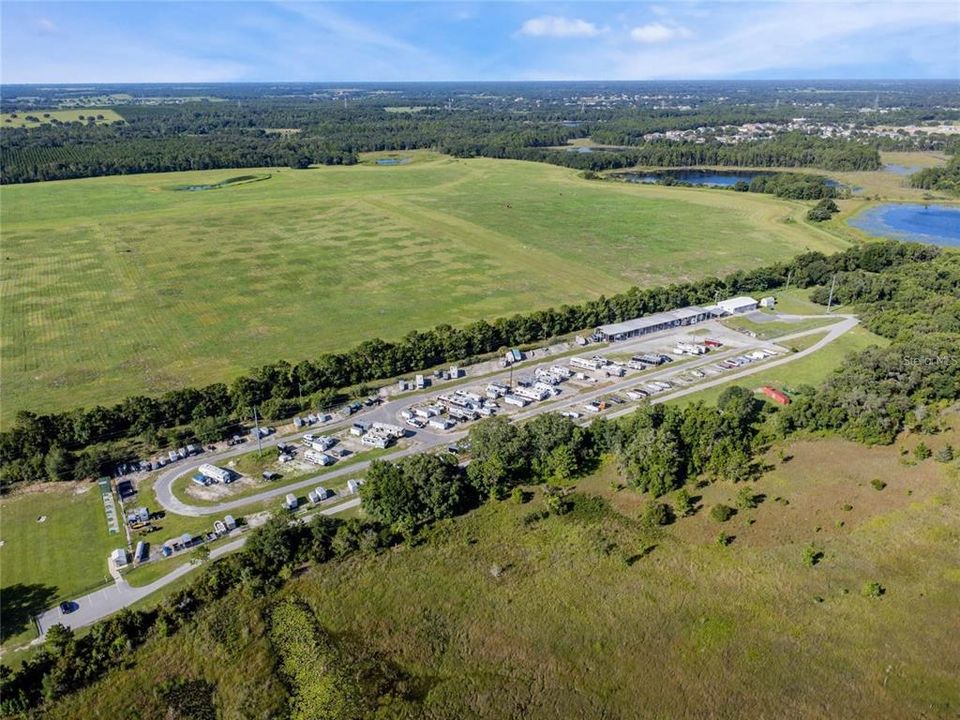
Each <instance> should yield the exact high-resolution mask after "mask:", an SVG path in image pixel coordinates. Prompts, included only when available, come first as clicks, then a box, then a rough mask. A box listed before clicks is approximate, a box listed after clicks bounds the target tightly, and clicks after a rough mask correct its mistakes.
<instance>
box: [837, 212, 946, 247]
mask: <svg viewBox="0 0 960 720" xmlns="http://www.w3.org/2000/svg"><path fill="white" fill-rule="evenodd" d="M848 222H849V223H850V224H851V225H852V226H853V227H855V228H858V229H860V230H863V231H864V232H865V233H867V234H869V235H874V236H877V237H891V238H895V239H897V240H910V241H914V242H924V243H933V244H935V245H946V246H949V247H960V207H949V206H945V205H919V204H907V203H887V204H885V205H878V206H877V207H872V208H870V209H869V210H865V211H864V212H862V213H860V214H859V215H857V216H856V217H854V218H852V219H851V220H849V221H848Z"/></svg>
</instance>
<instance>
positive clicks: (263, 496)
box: [154, 315, 858, 516]
mask: <svg viewBox="0 0 960 720" xmlns="http://www.w3.org/2000/svg"><path fill="white" fill-rule="evenodd" d="M782 317H783V319H787V318H789V319H791V320H803V319H806V318H807V317H818V318H822V317H823V316H819V315H818V316H802V315H796V316H792V315H791V316H782ZM834 317H836V318H837V319H838V322H836V323H834V324H832V325H827V326H821V327H817V328H808V329H806V330H801V331H798V332H796V333H792V334H788V335H784V336H782V337H779V338H775V339H773V340H753V341H752V342H751V343H750V347H749V349H755V348H772V347H775V346H777V345H780V344H782V343H784V342H789V341H790V340H794V339H796V338H799V337H803V336H805V335H811V334H815V333H822V332H824V331H825V330H826V331H828V334H827V335H826V336H825V337H824V338H823V339H822V340H820V341H819V342H817V343H816V344H815V345H813V346H811V347H809V348H807V349H806V350H802V351H800V352H798V353H790V354H789V355H786V356H784V357H781V358H778V359H776V360H772V361H766V362H762V363H758V364H755V365H750V366H748V367H747V368H745V369H743V370H738V371H730V372H725V373H723V374H722V375H721V376H719V377H717V378H716V379H711V380H707V381H703V382H697V383H695V384H694V385H691V386H689V387H686V388H682V389H680V390H677V391H675V392H671V393H669V394H664V395H658V396H657V397H656V398H655V399H654V400H653V402H664V401H666V400H671V399H673V398H676V397H682V396H684V395H688V394H690V393H694V392H699V391H700V390H704V389H707V388H710V387H714V386H716V385H722V384H724V383H726V382H729V381H730V380H734V379H737V378H740V377H746V376H748V375H753V374H755V373H757V372H761V371H763V370H765V369H767V368H771V367H777V366H779V365H783V364H785V363H788V362H792V361H794V360H797V359H799V358H802V357H805V356H807V355H810V354H811V353H814V352H817V351H818V350H820V349H821V348H822V347H824V346H825V345H828V344H829V343H831V342H833V341H834V340H836V339H837V338H838V337H840V336H841V335H843V334H844V333H846V332H848V331H849V330H850V329H851V328H853V327H854V326H855V325H856V324H857V322H858V321H857V319H856V318H855V317H853V316H850V315H836V316H834ZM704 325H706V323H703V324H701V327H703V326H704ZM675 331H676V329H674V330H673V331H665V333H664V335H665V336H666V335H667V334H668V333H670V332H675ZM651 339H654V338H651V337H650V336H646V337H643V338H639V339H637V340H635V341H627V342H621V343H616V344H614V345H611V346H609V347H607V348H606V349H605V351H604V352H607V353H609V352H615V353H617V354H621V353H630V352H633V349H641V348H640V346H642V345H644V344H647V343H649V342H650V340H651ZM632 348H633V349H632ZM747 349H748V348H745V347H743V346H739V347H730V348H728V349H725V350H723V351H721V352H713V353H710V354H708V355H703V356H700V357H698V358H696V359H695V360H691V361H688V362H686V363H684V364H683V365H682V367H680V368H678V367H675V366H672V365H667V366H665V367H664V368H663V369H661V370H657V371H654V372H650V373H645V374H644V375H643V376H641V377H638V376H636V375H632V374H631V375H628V376H627V377H625V378H624V379H622V380H618V381H617V382H614V383H609V384H608V383H601V384H600V385H601V386H600V387H598V388H596V389H594V390H587V391H583V392H574V391H570V392H565V393H563V394H562V395H560V396H558V397H557V398H556V399H554V400H552V401H547V402H543V403H537V404H535V405H533V406H531V407H529V408H527V409H524V410H521V411H520V412H517V413H514V414H512V415H510V416H509V417H510V418H511V419H513V420H524V419H527V418H530V417H533V416H535V415H539V414H541V413H544V412H558V411H562V410H566V409H570V408H572V407H574V406H579V405H583V404H585V403H589V402H590V401H591V400H594V399H597V398H599V397H602V396H605V395H609V394H611V393H616V392H619V391H623V390H627V389H629V388H631V387H635V386H637V385H638V384H640V383H643V382H647V381H650V380H657V379H661V378H664V377H669V376H672V375H675V374H677V373H678V372H682V371H683V370H689V369H694V368H697V367H700V366H702V365H712V364H714V363H716V362H719V361H721V360H723V359H725V358H727V357H732V356H735V355H741V354H743V353H744V352H745V351H746V350H747ZM543 360H544V362H549V356H547V357H544V358H543ZM508 374H509V373H508V372H501V373H495V374H493V375H489V376H484V377H482V378H481V377H478V378H474V382H484V383H486V382H494V381H496V380H501V379H503V378H505V377H507V375H508ZM443 391H444V388H434V389H433V390H430V391H427V392H424V393H418V394H416V395H410V396H406V397H404V398H401V399H398V400H393V401H390V402H387V403H384V404H383V405H381V406H379V407H377V408H375V409H372V410H368V411H365V413H364V418H365V419H367V420H376V421H381V422H390V423H397V422H398V420H397V414H398V413H399V412H400V410H402V409H404V408H407V407H409V406H411V405H415V404H418V403H422V402H424V400H425V399H427V398H429V397H433V396H435V395H436V394H438V393H439V392H443ZM634 407H635V404H632V405H627V406H625V407H624V408H623V409H620V410H616V411H612V412H609V413H606V414H605V417H618V416H620V415H624V414H626V413H629V412H632V410H633V409H634ZM591 419H592V418H585V419H584V420H583V422H588V421H589V420H591ZM349 423H350V421H345V422H342V423H338V424H336V425H330V426H327V427H325V428H324V430H334V429H336V428H339V427H343V426H345V425H348V424H349ZM314 432H315V430H314ZM302 434H303V433H298V435H296V436H290V435H288V436H286V437H284V438H276V437H274V438H270V441H269V442H267V441H265V442H264V444H265V445H275V444H276V443H277V442H278V441H286V442H290V441H292V440H294V439H295V438H296V437H298V436H300V435H302ZM466 436H467V431H457V432H444V433H434V432H431V431H429V430H426V429H423V430H418V431H417V432H416V434H415V435H414V443H413V444H412V445H411V446H410V447H407V448H404V449H403V450H398V451H396V452H394V453H391V454H389V455H385V456H383V459H388V460H397V459H399V458H401V457H404V456H406V455H412V454H414V453H418V452H423V451H425V450H429V449H431V448H435V447H439V446H443V445H450V444H453V443H455V442H457V441H458V440H461V439H463V438H465V437H466ZM248 452H250V444H249V443H247V444H246V445H244V446H243V447H240V448H232V449H231V450H229V451H227V452H224V453H220V454H217V455H214V456H206V457H203V458H198V459H194V460H192V461H191V462H190V463H188V464H186V465H178V466H175V467H172V468H170V469H168V470H166V471H165V472H163V473H161V475H160V476H159V477H158V478H157V481H156V484H155V485H154V490H155V492H156V494H157V501H158V502H159V503H160V504H161V505H162V506H163V507H164V509H166V510H167V511H168V512H173V513H176V514H178V515H192V516H208V515H223V514H225V513H228V512H230V511H232V510H235V509H237V508H241V507H245V506H249V505H251V504H254V503H258V502H262V501H264V500H270V499H272V498H279V497H281V496H283V495H286V494H287V493H290V492H293V493H296V492H297V491H299V490H304V489H307V488H312V487H314V486H315V485H317V484H319V483H322V482H327V481H330V480H335V479H337V478H343V477H349V476H354V475H357V474H361V473H363V472H364V471H365V470H366V469H367V467H368V466H369V465H370V461H363V462H358V463H354V464H352V465H347V466H344V467H341V468H334V469H333V470H329V471H326V472H324V473H322V474H318V475H315V476H313V477H310V478H306V479H304V480H300V481H298V482H295V483H291V484H289V485H283V486H280V487H276V488H271V489H269V490H265V491H264V492H262V493H258V494H257V495H252V496H247V497H243V498H238V499H236V500H230V501H225V502H222V503H218V504H216V505H190V504H188V503H186V502H184V501H182V500H180V498H178V497H176V496H175V495H174V494H173V491H172V486H173V482H174V480H176V479H177V478H179V477H181V476H183V475H185V474H186V473H189V472H192V471H194V470H195V469H196V468H197V467H198V466H199V465H200V464H201V463H204V462H210V463H218V462H222V461H223V460H226V459H228V458H230V457H233V456H235V455H240V454H243V453H248Z"/></svg>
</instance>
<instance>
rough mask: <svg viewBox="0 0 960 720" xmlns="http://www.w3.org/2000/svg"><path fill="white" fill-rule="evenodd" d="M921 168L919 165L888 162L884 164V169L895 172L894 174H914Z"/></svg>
mask: <svg viewBox="0 0 960 720" xmlns="http://www.w3.org/2000/svg"><path fill="white" fill-rule="evenodd" d="M919 170H920V166H919V165H894V164H892V163H887V164H886V165H884V166H883V171H884V172H888V173H893V174H894V175H913V174H914V173H915V172H917V171H919Z"/></svg>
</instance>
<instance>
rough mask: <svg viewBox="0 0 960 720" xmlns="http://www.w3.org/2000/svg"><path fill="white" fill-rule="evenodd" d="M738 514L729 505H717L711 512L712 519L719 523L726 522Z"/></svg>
mask: <svg viewBox="0 0 960 720" xmlns="http://www.w3.org/2000/svg"><path fill="white" fill-rule="evenodd" d="M736 514H737V511H736V510H734V509H733V508H732V507H730V506H729V505H723V504H722V503H721V504H717V505H714V506H713V508H711V510H710V517H712V518H713V519H714V520H716V521H717V522H726V521H727V520H729V519H730V518H732V517H733V516H734V515H736Z"/></svg>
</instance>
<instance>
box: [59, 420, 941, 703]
mask: <svg viewBox="0 0 960 720" xmlns="http://www.w3.org/2000/svg"><path fill="white" fill-rule="evenodd" d="M947 441H950V442H953V443H954V444H957V443H960V433H958V432H957V430H956V429H954V430H953V431H951V432H949V433H946V434H944V435H941V436H937V437H935V438H927V442H929V443H931V444H932V445H933V446H935V447H940V446H942V444H943V443H945V442H947ZM909 442H911V440H907V441H906V442H903V443H898V444H904V445H906V444H909ZM783 449H784V451H785V455H786V457H787V458H788V461H780V460H778V459H777V453H776V452H775V451H773V452H771V454H770V457H769V458H768V460H769V462H770V463H771V464H772V465H773V466H774V467H773V468H772V469H771V470H770V471H769V472H768V473H767V474H766V475H765V476H764V477H762V478H761V479H760V480H759V481H757V482H756V484H755V485H753V486H752V488H753V490H754V491H755V492H756V493H760V494H762V495H763V496H764V497H765V498H766V499H765V500H763V501H762V502H761V504H760V505H759V507H757V508H756V509H753V510H740V511H739V513H738V514H737V515H735V516H734V517H733V518H732V519H731V520H729V521H728V522H726V523H724V524H723V525H720V524H718V523H717V522H716V521H714V520H713V519H711V518H710V517H709V513H708V512H707V511H708V510H709V508H710V506H712V505H713V504H715V503H717V502H731V501H732V499H733V497H734V496H735V495H736V493H737V491H738V490H739V489H740V486H738V485H733V484H727V483H717V484H713V485H708V486H706V487H704V488H702V489H700V490H699V491H697V495H698V496H699V498H698V507H699V509H698V511H697V512H696V514H695V515H694V516H693V517H689V518H683V519H680V520H678V521H677V522H675V523H674V524H673V525H670V526H668V527H666V528H663V529H660V530H650V529H646V528H644V527H643V526H642V525H641V524H640V523H639V522H638V518H639V515H640V511H641V508H642V506H643V504H644V502H645V500H646V499H645V498H644V497H642V496H639V495H637V494H636V493H634V492H633V491H631V490H629V489H616V487H617V486H618V483H619V477H618V476H617V474H616V472H615V471H614V470H613V468H612V467H611V466H610V465H606V466H605V467H603V468H602V469H601V471H600V472H598V473H597V474H596V475H594V476H592V477H590V478H587V479H585V480H582V481H580V482H578V483H577V484H576V490H577V493H578V495H577V500H576V503H575V506H574V509H573V511H572V512H570V513H568V514H566V515H563V516H559V517H557V516H550V517H547V518H546V519H538V520H534V521H532V522H531V521H528V520H525V518H527V517H528V516H530V515H531V514H533V513H535V512H537V511H539V510H540V509H542V498H540V497H539V496H535V497H534V498H533V499H532V500H530V501H529V502H527V503H526V504H523V505H518V504H515V503H512V502H509V501H505V502H500V503H489V504H487V505H485V506H484V507H482V508H481V509H479V510H478V511H475V512H473V513H471V514H469V515H468V516H465V517H463V518H459V519H457V520H454V521H450V522H446V523H443V524H441V525H440V526H438V527H437V528H435V529H434V530H433V531H432V532H431V533H430V535H429V537H428V539H427V540H426V541H425V542H423V543H421V544H420V545H418V546H416V547H402V548H398V549H396V550H393V551H387V552H383V553H381V554H379V555H376V556H366V557H364V556H359V557H353V558H351V559H348V560H347V561H344V562H339V563H337V562H335V563H329V564H326V565H324V566H321V567H318V568H316V569H315V570H313V571H310V572H308V573H306V574H304V575H303V576H301V577H299V578H297V579H294V580H293V581H292V582H291V583H290V584H289V585H288V586H287V589H286V591H285V592H286V593H289V594H297V595H300V596H301V597H303V598H304V599H306V600H307V602H309V603H310V604H311V606H312V607H313V608H314V610H315V611H316V613H317V617H318V618H319V619H320V621H321V622H322V623H323V624H324V626H325V627H326V628H328V629H329V630H330V631H331V632H332V633H334V635H335V636H336V637H337V638H339V639H341V641H343V642H348V643H350V644H351V646H352V647H354V648H360V649H362V650H363V651H364V652H367V653H370V654H375V655H376V656H377V657H378V659H379V661H382V662H387V663H389V664H390V665H391V666H392V667H393V668H394V670H395V671H396V672H399V673H401V674H402V675H403V676H404V677H405V678H406V679H407V681H406V685H407V687H408V689H410V690H411V691H412V692H413V693H414V694H415V695H416V696H417V700H416V701H415V702H414V701H411V700H395V701H394V703H393V704H391V705H390V706H386V707H384V708H382V710H383V713H382V715H381V714H378V715H377V717H381V716H382V717H391V718H399V717H411V718H412V717H431V718H438V719H439V718H463V717H473V718H505V717H524V718H548V717H549V718H555V717H609V718H627V717H644V718H646V717H649V718H703V717H709V718H717V719H725V718H744V717H791V718H798V719H804V718H811V719H812V718H823V717H844V718H847V717H850V718H852V717H884V718H891V719H897V718H916V717H929V718H939V717H943V718H946V717H952V716H953V715H954V714H955V712H956V709H957V707H958V706H960V680H958V678H960V636H958V635H957V634H956V632H955V631H954V629H955V628H956V627H957V625H958V623H960V606H958V605H957V603H956V593H957V592H958V589H960V585H958V582H960V564H958V560H957V556H956V552H955V548H956V544H957V543H958V542H960V485H958V477H957V470H956V469H953V470H950V469H949V468H947V467H946V466H944V465H941V464H938V463H935V462H933V461H932V460H928V461H926V462H923V463H919V464H912V463H904V462H902V461H901V456H900V454H899V451H898V447H885V448H866V447H864V446H859V445H855V444H852V443H847V442H843V441H840V440H832V439H831V440H817V441H811V440H798V441H795V442H792V443H790V444H789V445H787V446H786V447H785V448H783ZM874 479H879V480H882V481H883V482H885V483H886V487H884V488H883V490H881V491H878V490H876V489H874V488H873V487H872V486H871V484H870V481H871V480H874ZM668 499H669V498H668ZM721 529H722V530H723V532H724V533H725V534H726V535H727V536H729V537H730V538H731V541H730V543H729V544H727V545H726V546H720V545H719V544H718V543H717V542H716V537H717V534H718V533H719V532H720V530H721ZM809 546H814V547H816V548H817V549H819V550H820V551H821V552H822V553H823V557H822V559H821V560H820V562H819V564H817V565H816V566H814V567H809V566H807V565H806V564H805V563H804V562H803V554H804V550H805V548H807V547H809ZM494 566H496V567H497V568H498V569H499V571H498V572H492V568H493V567H494ZM869 582H879V583H880V584H881V585H882V586H883V587H884V589H885V594H884V595H883V596H882V597H880V598H872V597H865V596H864V595H863V594H862V592H861V591H862V588H863V586H864V585H865V584H866V583H869ZM271 601H272V600H271V599H270V598H267V599H262V600H251V599H250V598H249V597H246V596H244V595H243V594H242V593H237V594H234V595H233V596H230V597H228V598H226V599H225V600H224V601H222V602H221V603H218V604H217V605H214V606H212V607H210V608H208V609H207V610H205V611H203V612H202V613H201V615H200V617H199V618H198V619H197V621H196V622H195V623H193V624H192V625H191V626H190V627H188V628H187V629H186V630H185V631H183V632H181V633H180V634H178V635H176V636H174V637H171V638H155V639H153V640H151V641H150V642H149V643H148V644H147V646H146V647H145V648H144V649H143V650H142V651H141V652H140V653H139V655H138V656H137V660H136V662H133V663H130V665H129V667H128V668H127V669H125V670H122V671H120V672H116V673H113V674H111V675H110V676H109V677H108V678H106V679H105V680H104V682H102V683H100V684H99V685H97V686H94V687H93V688H90V689H88V690H85V691H82V692H81V693H80V694H78V695H77V696H76V697H73V698H71V699H69V700H68V701H67V702H66V703H64V704H63V705H61V706H59V707H56V708H53V709H52V710H51V711H50V712H49V713H48V716H49V717H53V718H79V717H91V716H98V717H103V716H114V717H123V716H126V715H129V714H131V713H132V712H133V711H134V710H135V711H136V712H138V713H141V714H144V715H147V714H149V715H151V716H152V715H162V710H163V708H162V707H160V706H158V707H154V705H156V702H157V701H156V699H155V694H147V695H142V694H138V693H135V692H132V689H133V688H139V687H151V686H153V685H155V684H156V683H157V682H158V681H159V679H160V678H170V677H202V678H205V679H207V680H209V681H210V682H213V683H216V685H217V688H216V693H215V702H216V704H217V708H218V710H219V713H220V715H219V716H221V717H224V718H239V717H248V716H258V717H269V716H273V715H276V714H277V713H279V712H281V711H282V710H284V709H285V708H286V692H285V691H284V690H283V688H282V686H280V685H279V683H278V678H277V676H276V674H275V673H274V671H273V670H272V668H273V667H274V663H273V662H271V659H272V654H271V651H270V647H269V644H268V643H266V642H265V632H264V627H263V620H262V618H263V612H264V611H265V610H266V609H267V607H268V606H269V604H270V602H271ZM250 688H257V692H256V693H251V691H250Z"/></svg>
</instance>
